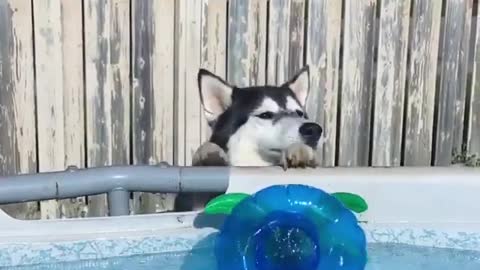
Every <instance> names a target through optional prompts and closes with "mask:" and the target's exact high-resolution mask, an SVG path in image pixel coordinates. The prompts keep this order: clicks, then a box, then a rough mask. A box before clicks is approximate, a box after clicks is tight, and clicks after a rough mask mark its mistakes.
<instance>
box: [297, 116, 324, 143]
mask: <svg viewBox="0 0 480 270" xmlns="http://www.w3.org/2000/svg"><path fill="white" fill-rule="evenodd" d="M298 131H299V132H300V136H301V137H302V139H303V141H304V142H305V144H307V145H309V146H310V147H313V148H316V147H317V145H318V141H319V140H320V137H321V136H322V132H323V130H322V127H321V126H320V125H318V124H316V123H312V122H309V123H304V124H302V125H301V126H300V129H299V130H298Z"/></svg>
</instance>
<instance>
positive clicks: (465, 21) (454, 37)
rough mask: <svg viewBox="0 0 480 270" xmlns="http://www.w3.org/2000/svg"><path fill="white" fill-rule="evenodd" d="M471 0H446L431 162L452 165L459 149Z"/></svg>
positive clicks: (461, 133)
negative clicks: (433, 153)
mask: <svg viewBox="0 0 480 270" xmlns="http://www.w3.org/2000/svg"><path fill="white" fill-rule="evenodd" d="M472 3H473V2H472V0H447V1H446V9H445V10H446V11H445V30H444V31H445V33H444V35H443V41H442V42H443V46H442V63H441V67H440V69H441V74H440V76H441V78H440V87H439V90H438V113H437V122H436V124H437V126H436V130H435V133H436V137H435V159H434V165H438V166H447V165H450V164H451V161H452V152H460V151H461V150H462V141H463V118H464V111H465V86H466V79H467V76H466V72H467V63H468V58H467V56H468V44H466V43H468V42H469V41H470V24H471V14H472Z"/></svg>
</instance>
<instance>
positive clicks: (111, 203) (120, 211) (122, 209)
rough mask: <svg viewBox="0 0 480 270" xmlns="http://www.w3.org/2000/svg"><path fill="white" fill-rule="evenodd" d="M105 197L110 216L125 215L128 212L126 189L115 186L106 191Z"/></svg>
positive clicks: (128, 197)
mask: <svg viewBox="0 0 480 270" xmlns="http://www.w3.org/2000/svg"><path fill="white" fill-rule="evenodd" d="M107 197H108V212H109V215H110V216H126V215H129V214H130V193H129V192H128V191H126V190H125V189H122V188H117V189H114V190H112V191H110V192H108V194H107Z"/></svg>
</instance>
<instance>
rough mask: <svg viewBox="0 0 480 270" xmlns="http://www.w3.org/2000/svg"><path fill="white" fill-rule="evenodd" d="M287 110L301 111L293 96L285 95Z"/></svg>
mask: <svg viewBox="0 0 480 270" xmlns="http://www.w3.org/2000/svg"><path fill="white" fill-rule="evenodd" d="M285 107H286V109H287V111H296V110H300V111H303V109H302V107H300V105H299V104H298V102H297V101H296V100H295V99H294V98H293V97H290V96H289V97H287V104H286V106H285Z"/></svg>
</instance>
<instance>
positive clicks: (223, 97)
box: [192, 66, 322, 208]
mask: <svg viewBox="0 0 480 270" xmlns="http://www.w3.org/2000/svg"><path fill="white" fill-rule="evenodd" d="M309 80H310V78H309V68H308V66H306V67H304V68H302V69H301V70H300V71H299V72H298V73H297V74H296V75H294V76H293V77H292V78H291V79H290V80H289V81H287V82H285V83H283V84H282V85H280V86H268V85H267V86H251V87H245V88H240V87H236V86H233V85H230V84H228V83H227V82H226V81H224V80H223V79H222V78H220V77H218V76H217V75H215V74H213V73H211V72H209V71H207V70H205V69H200V71H199V73H198V87H199V90H200V99H201V103H202V107H203V110H204V113H205V117H206V119H207V121H208V124H209V126H210V127H211V131H212V135H211V137H210V140H209V141H208V142H205V143H204V144H202V145H201V146H200V148H199V149H198V150H197V151H196V153H195V154H194V156H193V161H192V165H193V166H254V167H258V166H282V167H283V168H284V169H287V168H297V167H315V166H316V165H317V161H316V151H315V150H316V148H317V147H318V146H319V144H320V142H321V138H322V127H321V126H320V125H318V124H317V123H314V122H312V121H309V120H308V116H307V113H306V111H305V104H306V101H307V98H308V94H309V84H310V83H309ZM194 208H196V207H194Z"/></svg>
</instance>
